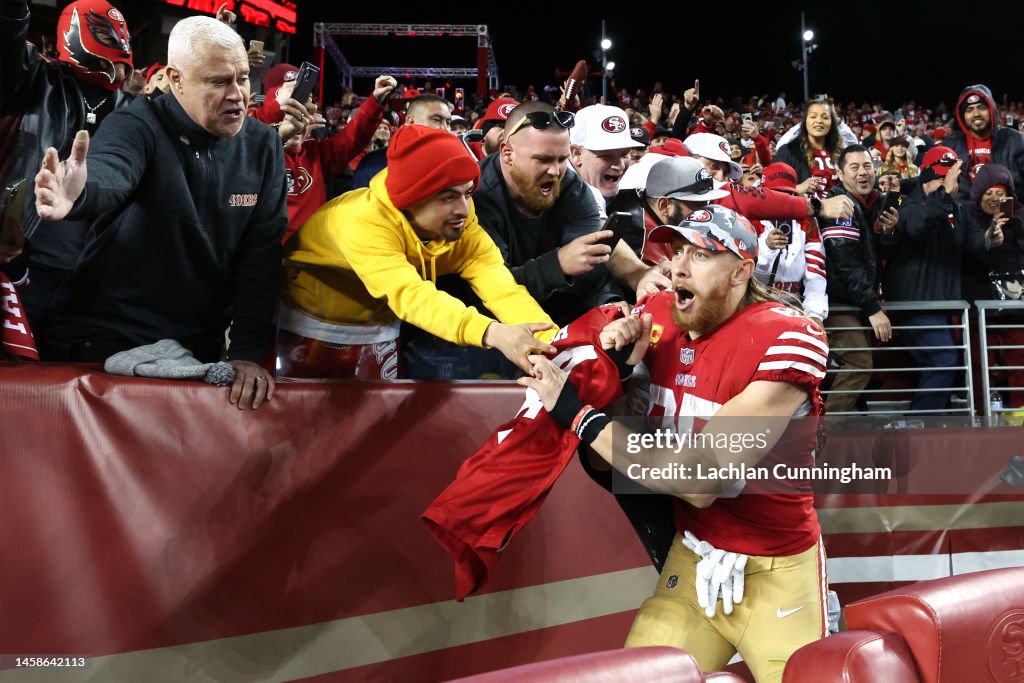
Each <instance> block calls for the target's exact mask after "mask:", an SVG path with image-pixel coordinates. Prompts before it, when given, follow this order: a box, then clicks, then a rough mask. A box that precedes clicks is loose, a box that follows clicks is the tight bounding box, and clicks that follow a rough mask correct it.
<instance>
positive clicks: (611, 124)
mask: <svg viewBox="0 0 1024 683" xmlns="http://www.w3.org/2000/svg"><path fill="white" fill-rule="evenodd" d="M601 128H603V129H604V130H606V131H608V132H609V133H621V132H622V131H624V130H626V120H625V119H624V118H622V117H621V116H609V117H608V118H606V119H605V120H604V121H602V122H601Z"/></svg>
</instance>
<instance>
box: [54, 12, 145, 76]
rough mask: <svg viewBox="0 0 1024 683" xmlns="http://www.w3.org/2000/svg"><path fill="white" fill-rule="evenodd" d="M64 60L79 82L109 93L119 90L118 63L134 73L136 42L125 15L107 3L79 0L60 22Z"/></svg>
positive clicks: (61, 55)
mask: <svg viewBox="0 0 1024 683" xmlns="http://www.w3.org/2000/svg"><path fill="white" fill-rule="evenodd" d="M57 48H58V51H59V54H60V57H59V58H60V61H62V62H64V63H65V64H67V65H69V66H70V67H71V68H72V69H73V70H74V71H75V75H76V76H77V77H78V79H79V80H81V81H84V82H86V83H91V84H93V85H97V86H99V87H101V88H106V89H107V90H111V91H113V90H117V89H118V88H119V87H120V85H121V82H120V81H119V80H117V75H116V74H117V72H116V69H115V68H114V64H116V63H119V62H120V63H123V64H125V65H127V68H126V73H127V74H131V70H132V43H131V36H129V35H128V24H127V23H126V22H125V20H124V15H123V14H121V12H119V11H118V9H117V8H116V7H113V6H111V5H110V3H108V2H106V0H78V1H77V2H73V3H71V4H70V5H68V6H67V7H65V8H64V12H63V13H61V15H60V21H59V22H57Z"/></svg>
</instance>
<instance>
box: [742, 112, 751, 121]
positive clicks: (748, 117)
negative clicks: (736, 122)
mask: <svg viewBox="0 0 1024 683" xmlns="http://www.w3.org/2000/svg"><path fill="white" fill-rule="evenodd" d="M740 119H741V120H742V121H743V123H753V122H754V117H753V116H752V115H751V114H750V113H749V112H744V113H742V114H740Z"/></svg>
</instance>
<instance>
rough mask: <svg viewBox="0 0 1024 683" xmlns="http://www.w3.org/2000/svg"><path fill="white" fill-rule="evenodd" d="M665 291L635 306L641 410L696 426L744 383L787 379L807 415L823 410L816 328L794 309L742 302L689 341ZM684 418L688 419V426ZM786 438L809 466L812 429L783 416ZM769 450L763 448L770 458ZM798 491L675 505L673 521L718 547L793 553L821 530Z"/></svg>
mask: <svg viewBox="0 0 1024 683" xmlns="http://www.w3.org/2000/svg"><path fill="white" fill-rule="evenodd" d="M674 298H675V295H674V293H673V292H662V293H660V294H656V295H653V296H650V297H647V298H646V299H642V300H641V301H640V302H639V303H638V304H637V307H636V308H635V309H634V312H636V313H639V314H641V315H642V314H644V313H651V314H652V315H653V316H654V328H653V329H652V335H651V347H650V349H649V350H648V351H647V354H646V356H645V357H644V363H645V364H646V365H647V367H648V369H649V370H650V375H651V399H650V401H651V405H650V408H649V414H650V415H652V416H655V417H658V416H678V417H677V420H678V422H677V423H676V424H678V426H679V428H684V425H685V426H686V427H685V428H689V426H690V425H693V427H694V429H695V431H699V428H700V427H701V426H702V425H703V424H704V422H706V421H707V420H708V419H709V418H711V417H712V416H713V415H714V414H715V413H717V412H718V410H719V409H720V408H721V407H722V406H723V405H724V404H725V403H727V402H728V401H729V400H730V399H731V398H733V397H734V396H736V395H737V394H739V393H741V392H742V391H743V390H744V389H746V388H747V386H748V385H749V384H750V383H751V382H757V381H768V382H787V383H790V384H795V385H797V386H799V387H801V388H803V389H805V390H806V391H807V394H808V402H809V406H808V413H809V415H810V416H812V417H813V416H820V415H822V414H823V412H824V411H823V405H822V401H821V395H820V394H819V392H818V385H819V384H820V382H821V379H822V378H823V377H824V376H825V369H826V362H827V357H828V345H827V343H826V341H825V336H824V334H823V333H822V332H821V331H820V330H819V329H818V328H817V327H816V326H815V325H814V324H813V323H811V321H810V320H808V319H807V318H805V317H804V316H803V315H801V314H800V313H799V312H797V311H794V310H793V309H790V308H787V307H785V306H783V305H782V304H777V303H771V302H766V303H759V304H754V305H752V306H748V307H746V308H744V309H742V310H740V311H739V312H738V313H736V314H735V315H733V316H732V317H731V318H729V319H728V320H726V321H725V322H724V323H722V324H721V325H719V326H718V327H717V328H715V329H714V330H712V331H711V332H710V333H708V334H705V335H702V336H701V337H699V338H698V339H695V340H691V339H690V338H689V336H688V335H687V334H686V333H685V332H682V331H681V330H679V328H678V327H676V324H675V322H674V321H673V320H672V314H671V310H672V309H671V307H672V306H674V305H675V303H674ZM689 418H695V419H696V423H694V422H693V420H691V419H689ZM782 442H785V443H786V448H787V456H788V459H789V461H790V462H791V461H792V459H793V456H792V454H791V453H788V449H792V448H793V447H794V443H795V444H796V447H798V449H799V450H798V452H797V457H798V461H797V462H796V463H792V464H796V465H798V466H804V467H806V466H810V465H811V464H812V463H813V457H814V454H813V449H814V448H815V445H816V440H815V429H814V428H813V426H811V428H808V424H807V423H804V424H803V425H802V426H798V425H796V423H790V427H789V429H787V433H786V436H785V437H784V438H783V439H782V441H780V443H782ZM772 455H773V454H770V455H769V456H768V458H769V459H770V458H771V457H772ZM792 490H794V491H797V492H796V493H784V494H779V493H748V494H742V493H741V494H740V495H738V496H736V497H732V498H726V497H720V498H718V499H717V500H715V502H714V503H712V504H711V505H710V506H708V507H707V508H704V509H699V508H696V507H694V506H692V505H690V504H688V503H685V502H683V501H681V500H678V501H677V502H676V506H675V518H676V528H677V529H678V530H679V531H680V533H682V532H683V531H691V532H693V533H694V534H695V535H696V536H697V538H699V539H701V540H704V541H708V542H710V543H711V544H712V545H714V546H715V547H717V548H723V549H725V550H729V551H733V552H740V553H744V554H747V555H768V556H780V555H793V554H796V553H800V552H802V551H804V550H807V548H809V547H811V546H812V545H813V544H814V543H815V542H816V541H817V539H818V536H819V535H820V534H821V528H820V527H819V526H818V518H817V515H816V514H815V511H814V496H813V494H812V493H811V490H810V487H809V486H807V485H804V484H800V483H797V484H796V485H794V486H793V487H792Z"/></svg>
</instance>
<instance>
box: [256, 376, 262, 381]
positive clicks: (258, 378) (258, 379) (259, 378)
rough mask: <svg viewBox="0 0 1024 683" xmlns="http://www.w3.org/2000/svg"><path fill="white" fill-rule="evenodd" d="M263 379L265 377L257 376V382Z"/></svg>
mask: <svg viewBox="0 0 1024 683" xmlns="http://www.w3.org/2000/svg"><path fill="white" fill-rule="evenodd" d="M263 379H264V378H263V377H257V378H256V381H257V382H262V381H263Z"/></svg>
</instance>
